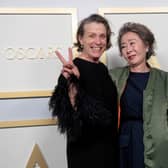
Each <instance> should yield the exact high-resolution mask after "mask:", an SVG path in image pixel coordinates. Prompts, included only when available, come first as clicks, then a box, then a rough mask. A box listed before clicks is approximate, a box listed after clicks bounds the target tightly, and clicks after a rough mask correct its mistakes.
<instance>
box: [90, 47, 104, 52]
mask: <svg viewBox="0 0 168 168" xmlns="http://www.w3.org/2000/svg"><path fill="white" fill-rule="evenodd" d="M91 49H92V50H93V51H96V52H100V51H102V49H103V47H91Z"/></svg>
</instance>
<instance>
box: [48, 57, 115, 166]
mask: <svg viewBox="0 0 168 168" xmlns="http://www.w3.org/2000/svg"><path fill="white" fill-rule="evenodd" d="M74 63H75V65H76V66H77V67H78V69H79V71H80V79H77V78H76V77H74V76H72V77H71V78H70V79H69V80H68V81H67V80H66V79H65V78H64V77H63V76H62V75H61V76H60V77H59V80H58V85H57V86H56V88H55V91H54V93H53V95H52V97H51V99H50V104H49V105H50V109H51V110H52V112H53V116H57V117H58V120H59V125H58V126H59V129H60V131H61V132H62V133H66V134H67V159H68V168H79V167H80V168H86V167H87V168H93V167H96V168H109V167H111V168H113V167H114V168H116V162H117V150H116V149H117V144H116V143H117V91H116V88H115V86H114V84H113V82H112V80H111V78H110V76H109V74H108V70H107V68H106V67H105V65H104V64H102V63H98V64H96V63H91V62H88V61H85V60H83V59H80V58H76V59H75V60H74ZM72 83H73V84H74V85H75V86H76V88H77V96H76V110H74V109H73V108H72V106H71V104H70V101H69V98H68V87H69V84H72Z"/></svg>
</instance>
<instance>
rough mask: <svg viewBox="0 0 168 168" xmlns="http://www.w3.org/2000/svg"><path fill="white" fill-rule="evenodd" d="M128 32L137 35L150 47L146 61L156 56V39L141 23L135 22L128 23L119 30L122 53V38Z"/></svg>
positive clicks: (119, 44) (119, 43)
mask: <svg viewBox="0 0 168 168" xmlns="http://www.w3.org/2000/svg"><path fill="white" fill-rule="evenodd" d="M128 32H133V33H136V34H137V35H138V36H139V37H140V39H141V40H142V41H143V42H144V44H145V45H148V46H149V50H148V52H147V53H146V59H149V58H150V57H151V56H152V55H155V51H154V45H155V37H154V34H153V33H152V32H151V30H150V29H149V28H148V27H147V26H145V25H143V24H140V23H135V22H127V23H125V24H124V25H123V26H122V27H121V28H120V30H119V34H118V46H119V50H120V53H121V38H122V37H123V35H124V34H126V33H128Z"/></svg>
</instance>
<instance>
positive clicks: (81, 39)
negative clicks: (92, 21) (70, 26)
mask: <svg viewBox="0 0 168 168" xmlns="http://www.w3.org/2000/svg"><path fill="white" fill-rule="evenodd" d="M78 40H79V42H80V44H81V45H83V38H82V36H79V37H78Z"/></svg>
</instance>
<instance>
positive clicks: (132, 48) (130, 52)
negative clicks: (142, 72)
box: [121, 32, 148, 67]
mask: <svg viewBox="0 0 168 168" xmlns="http://www.w3.org/2000/svg"><path fill="white" fill-rule="evenodd" d="M147 51H148V46H146V45H145V44H144V42H143V41H142V40H141V38H140V37H139V35H138V34H136V33H133V32H127V33H126V34H124V35H123V36H122V38H121V54H122V56H123V57H124V58H125V60H126V61H127V62H128V64H129V65H130V66H132V67H137V66H141V65H146V52H147Z"/></svg>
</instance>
